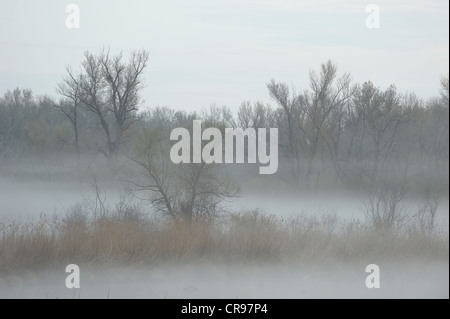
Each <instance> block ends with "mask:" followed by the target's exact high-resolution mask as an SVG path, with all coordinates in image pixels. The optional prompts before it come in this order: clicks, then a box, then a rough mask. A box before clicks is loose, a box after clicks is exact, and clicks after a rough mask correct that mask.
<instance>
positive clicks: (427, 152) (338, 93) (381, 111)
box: [0, 51, 449, 191]
mask: <svg viewBox="0 0 450 319" xmlns="http://www.w3.org/2000/svg"><path fill="white" fill-rule="evenodd" d="M147 59H148V54H147V53H146V52H145V51H139V52H134V53H132V55H131V56H130V58H129V60H128V61H125V60H124V58H123V56H122V55H121V54H120V55H117V56H110V55H109V54H108V52H101V53H100V54H98V55H94V54H91V53H89V52H86V53H85V59H84V61H83V62H82V65H81V71H80V72H78V73H76V72H73V71H72V69H71V68H67V72H66V75H65V77H64V79H63V81H62V82H61V83H59V84H58V85H57V92H58V93H59V96H60V99H59V100H55V99H52V98H50V97H47V96H39V97H37V96H34V95H33V93H32V91H31V90H29V89H23V90H21V89H15V90H13V91H7V92H6V93H5V94H4V95H3V97H1V98H0V161H1V163H19V162H21V161H25V160H27V159H30V158H47V157H49V156H52V157H55V156H58V155H64V156H66V155H72V154H73V155H77V156H80V155H92V154H97V155H98V154H103V155H102V156H104V157H105V158H108V159H109V160H112V159H114V158H115V157H118V156H120V154H128V153H129V152H130V151H131V150H132V148H133V145H135V144H136V141H137V139H138V138H139V137H142V132H143V130H145V129H147V128H152V129H155V130H158V131H159V132H167V138H168V136H169V133H170V130H171V129H172V128H174V127H189V126H191V125H192V120H193V119H202V121H203V122H204V123H205V125H208V126H216V127H219V128H223V127H241V128H244V129H245V128H249V127H252V128H264V127H265V128H269V127H277V128H278V129H279V154H280V158H279V169H278V172H277V174H275V175H274V176H271V177H265V178H276V179H282V180H284V181H286V182H288V183H292V184H303V185H306V186H311V187H314V186H320V185H345V186H351V187H364V186H365V185H375V184H380V183H386V182H388V183H401V184H402V185H419V184H420V185H419V186H420V187H427V188H433V189H436V190H441V191H442V190H444V191H445V190H448V176H449V174H448V173H449V171H448V167H449V163H448V161H449V82H448V76H447V77H444V78H442V79H441V85H440V87H439V88H437V90H436V92H437V96H436V97H433V98H429V99H428V100H422V99H420V98H418V97H417V96H416V95H415V94H414V93H406V94H403V93H400V92H398V91H397V89H396V87H395V86H394V85H392V86H390V87H387V88H380V87H378V86H377V85H376V84H374V83H372V82H370V81H368V82H364V83H360V84H359V83H357V84H355V83H352V80H351V76H350V75H349V74H347V73H345V74H342V75H339V74H338V70H337V66H336V65H335V64H334V63H332V62H331V61H328V62H326V63H323V64H322V65H321V67H320V69H319V70H318V72H314V71H312V72H310V74H309V80H310V86H309V88H307V89H304V90H303V88H298V89H296V88H293V87H290V86H288V85H287V84H285V83H282V82H277V81H275V80H271V81H269V82H268V83H267V88H268V93H269V94H270V96H271V97H272V99H273V101H274V102H275V105H273V106H271V105H267V104H264V103H261V102H257V101H256V102H250V101H246V102H243V103H242V105H241V106H240V107H239V110H238V112H237V114H233V113H232V112H231V111H230V109H229V108H228V107H216V106H211V107H210V108H209V109H203V110H201V111H196V112H190V113H188V112H185V111H180V110H173V109H170V108H168V107H156V108H153V109H147V110H142V111H138V108H139V107H141V106H142V105H141V99H140V91H141V89H142V85H141V83H142V72H143V70H144V69H145V67H146V65H147ZM438 92H439V95H438ZM167 160H168V161H169V160H170V159H169V157H168V156H167ZM240 167H241V168H242V166H240ZM231 168H232V169H234V168H237V169H238V170H239V169H241V168H239V165H236V166H232V167H231ZM248 171H249V172H251V174H253V171H252V168H249V170H248ZM254 172H255V175H257V171H256V166H255V170H254Z"/></svg>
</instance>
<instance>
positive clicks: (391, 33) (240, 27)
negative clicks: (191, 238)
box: [0, 0, 449, 111]
mask: <svg viewBox="0 0 450 319" xmlns="http://www.w3.org/2000/svg"><path fill="white" fill-rule="evenodd" d="M71 3H73V4H77V5H78V6H79V8H80V28H79V29H68V28H67V27H66V25H65V20H66V17H67V15H68V13H66V12H65V9H66V6H67V5H68V4H71ZM368 4H377V5H378V6H379V8H380V28H379V29H368V28H367V27H366V24H365V20H366V18H367V16H368V15H369V13H366V11H365V9H366V6H367V5H368ZM448 27H449V2H448V1H447V0H442V1H439V0H415V1H414V0H389V1H359V0H358V1H356V0H342V1H338V0H310V1H294V0H270V1H269V0H260V1H258V0H239V1H237V0H189V1H181V0H180V1H176V0H164V1H162V0H158V1H148V0H147V1H144V0H142V1H137V0H131V1H123V0H116V1H111V0H90V1H82V0H72V1H61V0H53V1H50V0H41V1H32V0H28V1H25V0H23V1H19V0H0V95H3V94H4V93H5V92H6V90H7V89H14V88H15V87H20V88H31V89H32V90H33V91H34V92H35V93H36V94H50V95H55V87H56V84H57V83H58V82H59V81H60V80H61V78H62V76H63V75H64V73H65V65H71V66H72V67H74V68H78V66H79V65H80V63H81V61H82V58H83V52H84V51H85V50H89V51H91V52H94V53H98V52H100V50H101V49H102V47H106V48H107V47H110V49H111V51H112V52H113V53H114V52H118V51H120V50H123V51H124V53H125V55H126V54H127V53H129V52H130V51H131V50H134V49H142V48H143V49H146V50H148V51H149V52H150V60H149V66H148V68H147V70H146V72H145V74H144V78H145V82H146V87H145V88H144V89H143V90H142V96H143V98H144V100H145V106H146V107H154V106H157V105H160V106H163V105H166V106H169V107H172V108H175V109H179V110H181V109H184V110H187V111H192V110H199V109H201V108H208V107H209V105H211V104H213V103H214V104H216V105H218V106H222V105H226V106H228V107H230V108H231V109H232V110H233V111H235V110H237V108H238V107H239V105H240V104H241V102H242V101H244V100H251V101H258V100H259V101H262V102H267V103H271V104H272V105H274V102H273V101H271V99H270V97H269V94H268V91H267V88H266V82H268V81H269V80H270V79H272V78H274V79H275V80H277V81H283V82H287V83H289V84H291V85H293V86H294V87H295V88H296V90H297V91H303V90H305V89H307V88H308V85H309V82H308V73H309V70H311V69H318V68H319V66H320V64H321V63H322V62H324V61H326V60H328V59H331V60H332V61H334V62H335V63H337V65H338V68H339V72H340V73H343V72H350V73H351V74H352V76H353V80H354V82H360V83H361V82H363V81H366V80H371V81H372V82H374V83H375V85H377V86H380V87H382V88H385V87H387V86H388V85H389V84H391V83H394V84H396V85H397V88H398V89H399V91H400V92H410V91H414V92H416V93H417V94H418V95H419V96H420V97H423V98H428V97H430V96H435V95H438V89H439V80H440V77H441V76H443V75H447V74H448V69H449V64H448V59H449V31H448Z"/></svg>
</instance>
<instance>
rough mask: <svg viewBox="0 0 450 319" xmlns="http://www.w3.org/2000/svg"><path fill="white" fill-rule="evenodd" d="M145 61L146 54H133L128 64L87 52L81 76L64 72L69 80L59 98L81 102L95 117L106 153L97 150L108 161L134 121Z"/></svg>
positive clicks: (120, 59) (62, 85)
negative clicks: (104, 141)
mask: <svg viewBox="0 0 450 319" xmlns="http://www.w3.org/2000/svg"><path fill="white" fill-rule="evenodd" d="M147 61H148V53H147V52H146V51H145V50H142V51H135V52H132V54H131V57H130V60H129V62H128V63H126V62H124V61H123V55H122V53H120V54H118V55H117V56H110V55H109V52H106V53H105V52H102V53H101V54H99V55H97V56H96V55H94V54H92V53H90V52H88V51H86V52H85V53H84V61H83V62H82V67H81V69H82V70H81V73H80V74H79V75H74V74H73V73H72V71H71V70H70V69H67V73H68V76H67V77H66V78H65V80H64V82H63V83H62V84H61V85H60V86H58V91H59V93H60V94H62V95H64V96H66V97H68V98H70V99H71V100H72V101H73V99H76V100H77V105H78V101H80V102H81V103H82V105H83V107H85V108H86V109H87V110H89V111H90V112H92V113H93V114H95V115H96V117H97V119H98V121H99V124H100V126H101V128H102V130H103V132H104V134H105V138H106V149H100V150H101V151H102V152H103V154H104V155H105V156H106V157H107V158H110V159H111V158H112V157H113V156H114V155H115V154H116V153H117V150H118V149H119V146H120V144H121V142H122V136H123V132H124V131H125V130H127V129H128V128H129V127H130V126H131V125H132V124H133V123H134V121H135V120H136V111H137V107H138V106H139V104H140V102H141V99H140V96H139V92H140V90H141V89H142V86H143V85H142V79H141V78H142V74H143V71H144V69H145V67H146V66H147ZM72 110H73V108H72ZM72 118H73V116H72ZM112 126H113V127H112Z"/></svg>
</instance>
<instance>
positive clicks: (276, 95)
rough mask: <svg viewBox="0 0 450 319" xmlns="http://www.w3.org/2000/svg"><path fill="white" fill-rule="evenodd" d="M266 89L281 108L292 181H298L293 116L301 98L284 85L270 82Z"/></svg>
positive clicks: (297, 156)
mask: <svg viewBox="0 0 450 319" xmlns="http://www.w3.org/2000/svg"><path fill="white" fill-rule="evenodd" d="M267 88H268V89H269V94H270V96H271V97H272V98H273V99H274V100H275V101H276V102H277V104H278V105H279V106H281V108H282V110H283V111H284V114H285V116H286V121H287V129H288V148H287V149H288V154H289V155H290V156H292V157H293V158H294V161H295V164H294V165H295V168H294V175H293V177H294V180H295V182H297V181H298V178H299V176H300V156H299V150H298V144H297V143H296V139H295V132H294V114H295V113H297V112H298V109H299V104H300V103H301V99H302V97H301V96H300V95H297V94H296V93H295V90H293V92H292V93H291V91H290V89H289V87H288V85H287V84H286V83H281V82H275V80H273V79H272V80H271V81H270V82H269V83H267Z"/></svg>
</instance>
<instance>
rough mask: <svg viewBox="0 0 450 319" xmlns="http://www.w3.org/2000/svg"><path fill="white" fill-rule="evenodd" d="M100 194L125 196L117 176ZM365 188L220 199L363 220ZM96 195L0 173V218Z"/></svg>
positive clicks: (441, 209) (235, 207)
mask: <svg viewBox="0 0 450 319" xmlns="http://www.w3.org/2000/svg"><path fill="white" fill-rule="evenodd" d="M98 186H99V187H100V188H101V190H102V199H104V200H105V202H106V203H107V204H108V205H109V206H110V207H114V205H115V204H116V203H118V202H119V201H120V199H121V196H126V192H124V190H123V188H122V186H121V183H120V182H112V181H104V182H101V181H100V182H98ZM368 198H369V197H368V194H366V193H363V192H359V193H358V192H356V191H349V190H339V189H334V190H328V191H320V192H312V191H309V192H308V191H289V192H286V191H285V190H280V189H276V188H275V189H273V190H264V191H260V192H255V191H246V190H243V193H242V196H241V197H240V198H237V199H232V200H230V201H228V202H226V203H225V206H226V207H227V209H228V210H230V211H235V212H239V211H243V210H252V209H256V208H259V209H261V210H262V211H263V212H264V213H267V214H273V215H275V216H278V217H292V216H296V215H299V214H303V215H307V216H319V217H320V216H322V215H335V216H337V217H339V218H342V219H345V220H354V219H357V220H364V219H365V217H366V216H365V213H364V211H365V208H366V204H367V201H368ZM93 199H95V194H94V191H93V188H92V181H85V182H81V181H79V182H74V181H71V182H67V181H65V182H61V181H46V180H36V179H33V180H28V179H25V180H24V179H19V180H17V179H12V178H10V177H1V178H0V218H15V219H17V218H20V219H27V218H38V217H39V216H40V215H41V214H46V215H47V216H51V215H63V214H65V213H66V212H67V210H69V209H70V208H71V207H73V206H74V205H75V204H77V203H83V202H86V201H91V200H93ZM421 200H422V198H420V197H419V196H417V197H414V196H407V197H406V198H405V199H404V200H403V203H402V204H403V206H404V208H405V212H407V213H409V214H415V213H417V209H418V206H419V205H420V202H421ZM135 201H136V203H138V204H140V205H142V207H144V210H146V211H147V212H148V213H151V208H150V207H148V205H147V204H148V203H146V202H145V201H140V200H138V199H135ZM436 223H437V225H438V227H439V228H441V229H442V230H446V229H448V225H449V200H448V196H446V197H445V196H441V197H440V199H439V206H438V209H437V212H436Z"/></svg>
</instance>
